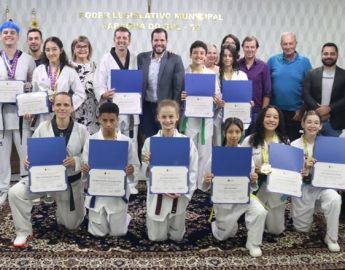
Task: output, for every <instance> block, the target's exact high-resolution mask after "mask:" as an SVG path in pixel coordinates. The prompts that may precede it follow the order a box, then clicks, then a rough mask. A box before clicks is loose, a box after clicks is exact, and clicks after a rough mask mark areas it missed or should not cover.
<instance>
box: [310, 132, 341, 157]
mask: <svg viewBox="0 0 345 270" xmlns="http://www.w3.org/2000/svg"><path fill="white" fill-rule="evenodd" d="M314 158H315V159H316V160H317V161H320V162H327V163H338V164H345V139H343V138H338V137H324V136H318V137H317V139H316V141H315V150H314Z"/></svg>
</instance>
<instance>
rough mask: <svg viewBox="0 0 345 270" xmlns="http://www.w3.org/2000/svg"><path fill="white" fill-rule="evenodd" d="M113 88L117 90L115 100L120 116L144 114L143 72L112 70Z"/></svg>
mask: <svg viewBox="0 0 345 270" xmlns="http://www.w3.org/2000/svg"><path fill="white" fill-rule="evenodd" d="M110 75H111V88H114V89H115V95H114V98H113V101H114V103H116V104H117V105H118V106H119V108H120V114H126V115H127V114H132V115H136V114H142V102H141V96H142V89H143V71H142V70H121V69H112V70H111V74H110Z"/></svg>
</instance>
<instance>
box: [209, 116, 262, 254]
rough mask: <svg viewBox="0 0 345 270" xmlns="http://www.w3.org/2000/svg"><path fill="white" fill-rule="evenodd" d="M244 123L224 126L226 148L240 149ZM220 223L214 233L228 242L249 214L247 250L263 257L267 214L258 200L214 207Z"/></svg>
mask: <svg viewBox="0 0 345 270" xmlns="http://www.w3.org/2000/svg"><path fill="white" fill-rule="evenodd" d="M243 129H244V128H243V123H242V121H241V120H240V119H238V118H233V117H231V118H228V119H226V121H225V123H224V129H223V130H224V141H223V146H225V147H237V146H239V142H240V140H241V137H242V134H243ZM211 163H212V162H211V159H210V160H209V162H208V163H207V165H206V170H205V171H206V173H205V175H204V183H203V188H204V190H206V189H208V188H210V184H211V182H212V179H213V177H214V175H213V174H212V173H211V172H210V171H211ZM257 179H258V175H257V173H255V172H253V173H251V174H250V182H251V189H254V190H256V189H257V188H258V187H257V182H256V181H257ZM213 207H214V212H215V216H216V220H215V221H214V222H212V225H211V226H212V233H213V235H214V237H215V238H217V239H218V240H221V241H222V240H226V239H227V238H229V237H232V236H235V234H236V232H237V229H238V225H237V221H238V219H239V218H240V216H241V215H242V214H245V219H246V227H247V230H248V236H247V243H246V248H247V249H248V250H249V253H250V255H251V256H253V257H259V256H261V255H262V252H261V249H260V245H261V243H262V236H263V233H264V227H265V219H266V215H267V211H266V210H265V208H264V207H263V205H262V204H261V203H260V202H259V200H258V199H257V198H256V197H255V196H251V198H250V202H249V204H223V203H221V204H218V203H215V204H214V205H213Z"/></svg>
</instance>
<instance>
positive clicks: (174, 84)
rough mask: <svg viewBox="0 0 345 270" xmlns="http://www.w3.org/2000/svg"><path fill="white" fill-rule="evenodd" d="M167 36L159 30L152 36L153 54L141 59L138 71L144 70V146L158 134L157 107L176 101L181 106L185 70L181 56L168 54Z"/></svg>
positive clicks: (140, 55)
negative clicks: (145, 141) (165, 100)
mask: <svg viewBox="0 0 345 270" xmlns="http://www.w3.org/2000/svg"><path fill="white" fill-rule="evenodd" d="M167 41H168V33H167V31H166V30H165V29H163V28H156V29H154V30H153V31H152V33H151V45H152V51H149V52H143V53H140V54H139V55H138V68H139V69H141V70H143V73H144V79H143V114H142V115H141V118H140V125H139V131H140V134H141V136H142V142H144V140H145V138H147V137H150V136H152V135H154V134H156V133H157V132H158V130H159V124H158V122H157V121H156V109H157V104H158V102H160V101H161V100H163V99H173V100H176V101H177V102H178V103H180V101H181V100H180V96H181V91H182V88H183V83H184V67H183V63H182V59H181V57H180V56H179V55H177V54H174V53H172V52H169V51H167V50H166V47H167Z"/></svg>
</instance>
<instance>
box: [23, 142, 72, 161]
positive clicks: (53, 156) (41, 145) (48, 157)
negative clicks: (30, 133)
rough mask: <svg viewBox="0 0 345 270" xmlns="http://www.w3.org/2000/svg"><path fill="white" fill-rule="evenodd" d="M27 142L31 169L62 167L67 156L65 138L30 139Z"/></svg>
mask: <svg viewBox="0 0 345 270" xmlns="http://www.w3.org/2000/svg"><path fill="white" fill-rule="evenodd" d="M27 142H28V160H29V162H30V167H32V166H47V165H62V164H63V160H64V159H65V158H66V156H67V153H66V139H65V138H64V137H49V138H28V141H27Z"/></svg>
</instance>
